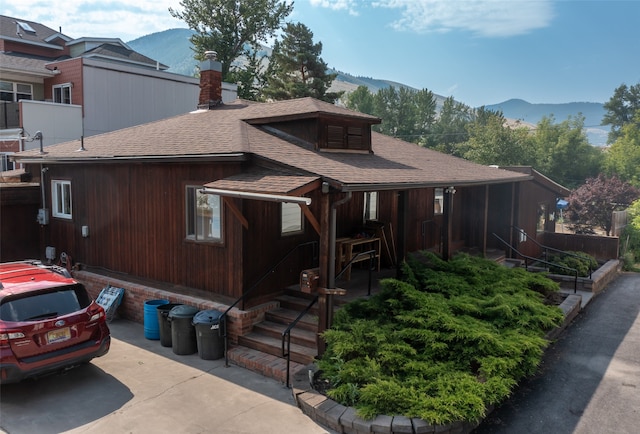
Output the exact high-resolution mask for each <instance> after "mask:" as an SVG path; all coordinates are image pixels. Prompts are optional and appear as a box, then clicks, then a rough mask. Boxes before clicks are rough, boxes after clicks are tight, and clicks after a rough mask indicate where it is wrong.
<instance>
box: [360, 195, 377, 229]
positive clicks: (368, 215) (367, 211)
mask: <svg viewBox="0 0 640 434" xmlns="http://www.w3.org/2000/svg"><path fill="white" fill-rule="evenodd" d="M363 220H364V221H365V222H366V221H367V220H378V192H377V191H368V192H366V193H365V194H364V213H363Z"/></svg>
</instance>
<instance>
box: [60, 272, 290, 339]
mask: <svg viewBox="0 0 640 434" xmlns="http://www.w3.org/2000/svg"><path fill="white" fill-rule="evenodd" d="M73 277H74V278H75V279H76V280H78V281H79V282H81V283H82V284H83V285H84V286H85V287H86V288H87V291H88V292H89V294H90V295H91V297H92V298H93V299H96V298H98V295H99V294H100V291H102V289H103V288H105V287H106V286H107V285H111V286H113V287H117V288H124V297H123V299H122V304H121V305H120V307H119V308H118V310H117V316H118V317H120V318H125V319H128V320H131V321H135V322H138V323H141V324H142V323H144V302H145V301H147V300H169V302H170V303H179V304H186V305H189V306H195V307H197V308H198V309H200V310H217V311H220V312H224V311H225V310H227V308H228V306H227V305H224V304H222V303H218V302H215V301H210V300H204V299H200V298H196V297H192V296H189V295H184V294H178V293H174V292H169V291H165V290H162V289H157V288H153V287H150V286H144V285H139V284H136V283H132V282H127V281H125V280H120V279H114V278H112V277H108V276H103V275H100V274H95V273H91V272H88V271H83V270H79V271H74V272H73ZM277 306H278V302H276V301H273V302H270V303H265V304H261V305H260V306H257V307H255V308H251V309H250V310H246V311H245V310H240V309H238V308H233V309H231V311H229V313H228V314H227V316H228V317H227V330H228V335H229V341H230V342H231V343H237V342H238V336H242V335H245V334H247V333H249V332H250V331H251V329H252V328H253V325H254V324H256V323H258V322H260V321H262V320H264V316H265V312H267V311H268V310H271V309H274V308H276V307H277Z"/></svg>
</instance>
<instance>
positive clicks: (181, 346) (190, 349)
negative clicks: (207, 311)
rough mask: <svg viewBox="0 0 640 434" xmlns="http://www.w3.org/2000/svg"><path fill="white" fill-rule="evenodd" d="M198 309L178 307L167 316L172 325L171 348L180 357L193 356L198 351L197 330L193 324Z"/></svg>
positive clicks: (184, 306) (183, 305)
mask: <svg viewBox="0 0 640 434" xmlns="http://www.w3.org/2000/svg"><path fill="white" fill-rule="evenodd" d="M198 310H199V309H198V308H197V307H193V306H188V305H186V304H181V305H180V306H176V307H174V308H173V309H171V311H169V315H168V316H167V318H168V320H169V322H170V323H171V348H172V349H173V352H174V353H175V354H178V355H187V354H193V353H196V352H197V351H198V343H197V341H196V329H195V327H194V326H193V324H191V321H192V320H193V317H194V316H195V314H196V313H198Z"/></svg>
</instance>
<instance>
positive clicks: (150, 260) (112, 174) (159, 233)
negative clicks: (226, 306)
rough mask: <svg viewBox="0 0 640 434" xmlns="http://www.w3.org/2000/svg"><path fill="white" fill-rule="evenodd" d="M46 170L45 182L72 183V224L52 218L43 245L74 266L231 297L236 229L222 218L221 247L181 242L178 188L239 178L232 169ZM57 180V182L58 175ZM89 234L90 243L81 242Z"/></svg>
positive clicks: (237, 252) (237, 259) (236, 285)
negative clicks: (65, 255) (69, 259)
mask: <svg viewBox="0 0 640 434" xmlns="http://www.w3.org/2000/svg"><path fill="white" fill-rule="evenodd" d="M62 168H63V169H64V171H63V172H61V171H60V169H61V166H49V172H48V173H47V179H46V181H47V188H46V194H47V203H49V204H50V203H51V202H50V201H51V189H50V181H51V180H52V179H69V180H71V189H72V199H73V210H72V212H73V220H71V221H68V220H64V219H59V218H53V217H52V218H51V224H50V225H49V226H48V228H47V229H48V230H47V234H46V243H47V245H50V246H54V247H56V251H57V252H58V253H60V252H63V251H64V252H66V253H68V254H69V255H71V256H72V258H73V259H74V261H76V262H81V263H85V264H88V265H95V266H99V267H104V268H106V269H109V270H113V271H118V272H123V273H127V274H131V275H133V276H139V277H143V278H148V279H152V280H157V281H162V282H167V283H173V284H176V285H182V286H187V287H192V288H197V289H202V290H205V291H209V292H211V293H220V294H223V295H227V296H230V297H238V296H239V295H240V294H241V292H242V255H241V246H242V230H241V228H242V226H241V224H240V223H239V222H238V221H237V219H235V218H234V217H233V216H232V215H231V214H230V212H228V211H225V213H224V215H223V219H224V243H223V244H222V245H217V244H203V243H196V242H193V241H189V240H187V239H186V223H185V187H186V185H191V184H195V185H202V184H204V183H206V182H211V181H214V180H216V179H219V178H222V177H226V176H229V175H231V174H234V173H237V172H238V171H239V165H238V164H226V165H221V164H216V163H211V164H206V163H203V164H192V165H189V164H151V163H147V164H120V165H103V166H101V165H84V166H80V165H78V166H64V167H62ZM62 173H64V175H62ZM84 225H86V226H88V227H89V237H88V238H83V237H82V235H81V230H82V226H84Z"/></svg>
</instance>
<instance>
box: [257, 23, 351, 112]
mask: <svg viewBox="0 0 640 434" xmlns="http://www.w3.org/2000/svg"><path fill="white" fill-rule="evenodd" d="M321 54H322V43H321V42H317V43H314V42H313V32H311V30H310V29H309V28H308V27H307V26H305V25H304V24H302V23H296V24H293V23H287V25H286V26H285V28H284V35H283V37H282V40H278V41H276V43H275V45H274V47H273V53H272V54H271V60H270V62H269V68H268V71H267V77H268V78H267V85H266V87H265V88H264V90H263V93H264V95H265V97H267V98H272V99H275V100H283V99H293V98H302V97H308V96H309V97H313V98H316V99H319V100H323V101H327V102H331V103H333V102H335V101H336V100H337V99H338V98H340V96H341V95H342V93H341V92H329V91H328V90H329V87H330V86H331V83H332V82H333V80H334V79H335V78H336V74H328V73H327V69H328V68H327V64H326V63H325V62H324V60H322V58H321V57H320V55H321Z"/></svg>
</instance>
